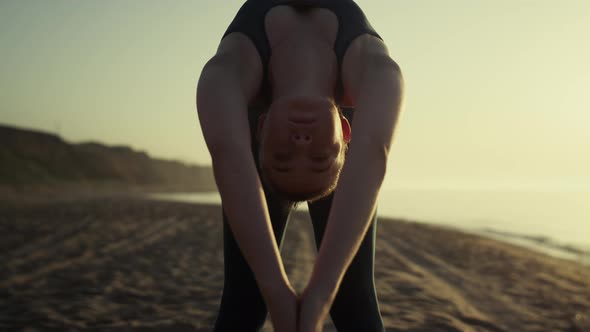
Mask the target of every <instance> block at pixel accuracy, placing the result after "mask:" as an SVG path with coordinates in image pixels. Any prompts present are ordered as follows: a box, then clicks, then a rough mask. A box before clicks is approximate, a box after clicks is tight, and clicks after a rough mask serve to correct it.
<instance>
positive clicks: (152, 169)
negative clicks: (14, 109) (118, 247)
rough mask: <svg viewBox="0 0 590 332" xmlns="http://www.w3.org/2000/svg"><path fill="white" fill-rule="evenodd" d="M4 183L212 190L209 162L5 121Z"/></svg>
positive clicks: (0, 134) (1, 134)
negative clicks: (67, 137) (77, 139)
mask: <svg viewBox="0 0 590 332" xmlns="http://www.w3.org/2000/svg"><path fill="white" fill-rule="evenodd" d="M0 142H1V144H0V185H9V186H13V187H15V186H16V187H21V186H27V185H40V184H41V185H51V184H62V183H91V184H100V183H109V184H120V185H132V186H138V187H143V186H145V187H152V188H157V187H162V188H164V187H165V188H169V189H172V190H193V191H211V190H215V189H216V187H215V181H214V179H213V172H212V170H211V168H210V167H205V166H195V165H187V164H184V163H182V162H179V161H172V160H163V159H155V158H151V157H150V156H149V155H148V154H147V153H145V152H143V151H136V150H133V149H132V148H130V147H127V146H105V145H103V144H100V143H94V142H90V143H80V144H71V143H68V142H65V141H64V140H62V139H61V138H60V137H58V136H56V135H53V134H49V133H44V132H39V131H33V130H25V129H19V128H14V127H9V126H5V125H0Z"/></svg>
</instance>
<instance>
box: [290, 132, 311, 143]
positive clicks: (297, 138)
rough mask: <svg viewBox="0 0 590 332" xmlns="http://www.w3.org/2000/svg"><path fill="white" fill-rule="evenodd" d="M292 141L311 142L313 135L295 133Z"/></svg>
mask: <svg viewBox="0 0 590 332" xmlns="http://www.w3.org/2000/svg"><path fill="white" fill-rule="evenodd" d="M291 141H293V143H295V144H309V143H311V135H309V134H300V133H295V134H292V135H291Z"/></svg>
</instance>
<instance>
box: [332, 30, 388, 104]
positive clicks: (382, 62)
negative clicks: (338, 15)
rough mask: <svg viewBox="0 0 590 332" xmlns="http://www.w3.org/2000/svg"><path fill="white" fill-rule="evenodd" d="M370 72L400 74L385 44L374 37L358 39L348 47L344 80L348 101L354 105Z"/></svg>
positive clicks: (343, 70) (343, 67) (343, 72)
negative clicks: (394, 72) (360, 87)
mask: <svg viewBox="0 0 590 332" xmlns="http://www.w3.org/2000/svg"><path fill="white" fill-rule="evenodd" d="M370 70H378V71H383V70H391V71H397V72H399V71H400V69H399V66H398V65H397V63H396V62H395V61H394V60H393V58H392V56H391V55H390V53H389V49H388V48H387V45H385V43H384V42H383V41H382V40H381V39H379V38H377V37H375V36H372V35H368V34H367V35H363V36H360V37H358V38H356V39H355V40H354V41H353V42H352V43H351V44H350V46H349V47H348V49H347V51H346V54H345V55H344V59H343V62H342V80H343V84H344V92H345V96H346V99H347V100H349V101H350V102H352V103H353V105H354V104H356V103H355V100H356V96H357V93H358V90H359V86H360V84H361V81H362V79H363V76H364V75H365V73H366V72H367V71H370Z"/></svg>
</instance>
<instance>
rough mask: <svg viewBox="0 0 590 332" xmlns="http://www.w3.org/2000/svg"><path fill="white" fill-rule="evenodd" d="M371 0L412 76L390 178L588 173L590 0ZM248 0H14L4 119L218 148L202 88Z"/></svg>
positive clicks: (473, 181) (586, 183)
mask: <svg viewBox="0 0 590 332" xmlns="http://www.w3.org/2000/svg"><path fill="white" fill-rule="evenodd" d="M220 3H223V6H219V4H220ZM357 3H358V4H359V5H360V6H361V7H362V8H363V9H364V11H365V13H366V15H367V17H368V18H369V20H370V21H371V23H372V24H373V26H374V27H375V28H376V29H377V31H378V32H379V33H380V34H381V35H382V37H383V38H384V40H385V41H386V43H387V44H388V46H389V48H390V51H391V54H392V56H393V57H394V58H395V59H396V61H397V62H398V63H399V64H400V65H401V67H402V70H403V72H404V76H405V79H406V85H407V91H406V106H405V110H404V113H403V115H402V117H401V119H400V122H399V125H398V129H397V132H396V138H395V142H394V146H393V150H392V154H391V161H390V164H389V173H388V178H387V180H386V186H388V187H393V186H401V187H404V186H410V187H416V186H421V187H425V186H447V187H448V186H451V187H453V186H458V187H481V186H484V187H506V186H509V187H525V188H536V189H538V190H542V189H547V190H553V189H556V188H558V189H567V188H569V189H576V188H577V189H581V188H582V189H583V188H586V189H589V188H590V128H589V127H590V101H589V98H590V90H589V89H590V64H589V62H588V59H590V1H588V0H566V1H555V0H534V1H533V0H493V1H492V0H478V1H473V0H449V1H439V0H413V1H409V0H408V1H394V0H357ZM241 4H242V1H238V0H224V1H218V0H217V1H213V0H190V1H188V0H186V1H181V0H175V1H170V2H164V1H160V0H158V1H155V0H149V1H148V0H126V1H119V0H117V1H114V0H108V1H105V0H103V1H75V0H70V1H64V0H52V1H32V0H19V1H16V0H14V1H9V0H4V1H0V45H1V47H2V52H1V53H0V54H1V55H0V57H1V61H0V123H5V124H12V125H17V126H21V127H27V128H35V129H41V130H45V131H50V132H57V133H59V134H60V135H61V136H62V137H63V138H65V139H66V140H68V141H71V142H80V141H87V140H94V141H101V142H104V143H107V144H111V145H115V144H117V145H118V144H125V145H131V146H133V147H134V148H136V149H140V150H145V151H147V152H148V153H150V155H152V156H156V157H163V158H174V159H181V160H184V161H188V162H196V163H202V164H209V163H210V157H209V154H208V152H207V150H206V146H205V144H204V141H203V138H202V135H201V129H200V127H199V123H198V118H197V113H196V110H195V88H196V83H197V80H198V77H199V74H200V71H201V68H202V67H203V65H204V64H205V62H206V61H207V59H208V58H209V57H210V56H211V55H212V54H213V52H214V51H215V49H216V46H217V44H218V42H219V39H220V37H221V36H222V34H223V32H224V31H225V28H226V27H227V25H228V24H229V22H230V21H231V19H232V18H233V17H234V15H235V13H236V12H237V10H238V8H239V7H240V6H241Z"/></svg>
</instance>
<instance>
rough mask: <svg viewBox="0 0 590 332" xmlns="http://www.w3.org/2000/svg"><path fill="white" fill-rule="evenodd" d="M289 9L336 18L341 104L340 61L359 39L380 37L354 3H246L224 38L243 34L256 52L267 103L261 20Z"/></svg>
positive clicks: (328, 0)
mask: <svg viewBox="0 0 590 332" xmlns="http://www.w3.org/2000/svg"><path fill="white" fill-rule="evenodd" d="M280 5H288V6H292V7H295V8H297V9H302V10H305V9H310V8H325V9H328V10H330V11H332V12H333V13H334V14H335V15H336V17H337V18H338V34H337V35H336V41H335V42H334V53H335V54H336V59H337V61H338V79H337V88H336V91H335V94H334V97H335V101H336V103H338V104H340V103H341V97H342V80H341V78H340V75H341V73H340V72H341V69H342V59H343V57H344V54H345V53H346V50H347V48H348V46H349V45H350V43H351V42H352V41H353V40H354V39H355V38H356V37H358V36H360V35H363V34H370V35H373V36H375V37H377V38H379V39H381V37H380V36H379V35H378V34H377V32H375V30H374V29H373V27H372V26H371V24H369V21H368V20H367V18H366V17H365V14H364V13H363V11H362V10H361V9H360V8H359V6H358V5H357V4H356V3H355V2H354V1H353V0H286V1H284V0H283V1H278V0H247V1H246V3H244V4H243V5H242V7H241V8H240V10H239V11H238V13H237V15H236V17H235V18H234V20H233V21H232V22H231V24H230V25H229V27H228V28H227V30H226V31H225V33H224V34H223V37H225V36H227V35H228V34H230V33H232V32H242V33H244V34H245V35H246V36H248V38H250V40H252V42H253V43H254V46H255V47H256V49H257V50H258V54H259V55H260V58H261V60H262V65H263V70H264V76H263V77H264V78H263V83H262V84H263V88H262V89H261V91H262V94H263V96H262V98H263V99H264V100H265V102H267V103H270V88H271V87H270V84H269V82H268V62H269V60H270V55H271V49H270V43H269V41H268V37H267V35H266V30H265V25H264V18H265V16H266V14H267V13H268V12H269V11H270V10H271V9H272V8H273V7H276V6H280Z"/></svg>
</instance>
